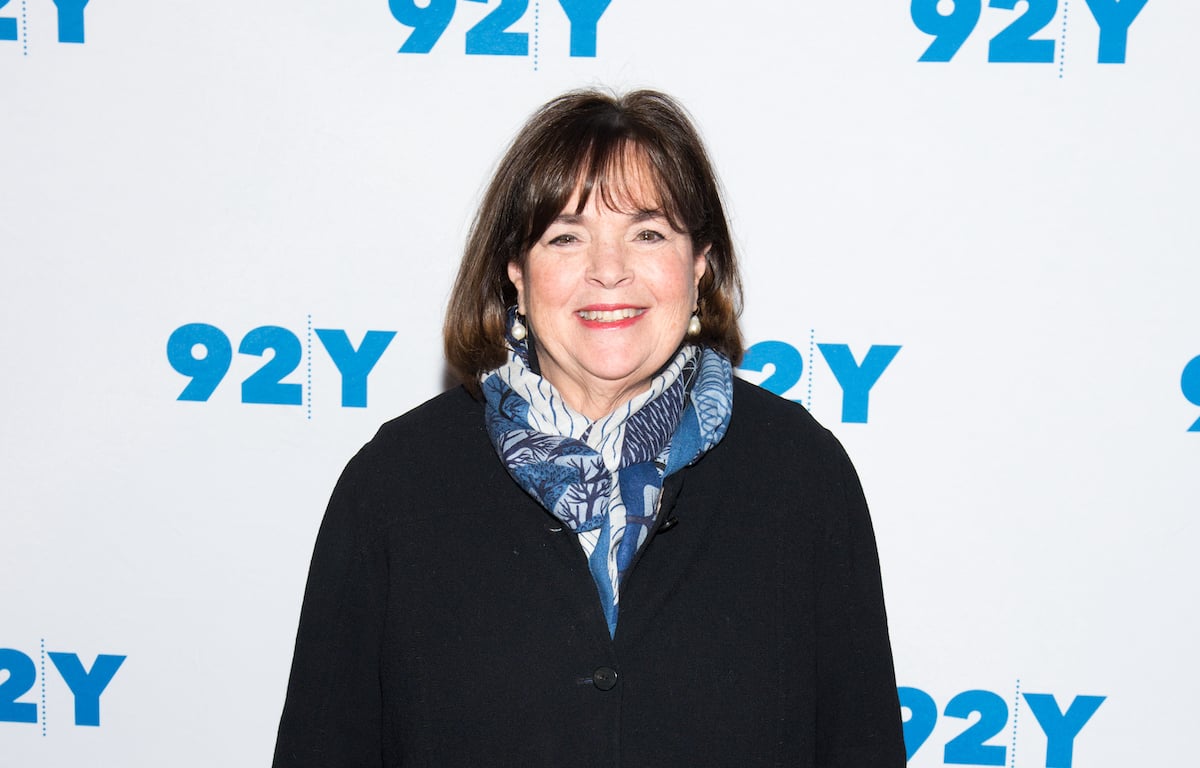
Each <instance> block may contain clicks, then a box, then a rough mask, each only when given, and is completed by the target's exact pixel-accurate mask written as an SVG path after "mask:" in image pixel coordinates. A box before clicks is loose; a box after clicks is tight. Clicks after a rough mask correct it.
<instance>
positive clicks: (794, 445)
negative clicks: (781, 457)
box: [727, 378, 842, 454]
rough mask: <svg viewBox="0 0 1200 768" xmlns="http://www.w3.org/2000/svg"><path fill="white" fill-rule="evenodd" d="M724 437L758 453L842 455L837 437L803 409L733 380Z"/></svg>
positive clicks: (777, 396) (740, 381) (770, 393)
mask: <svg viewBox="0 0 1200 768" xmlns="http://www.w3.org/2000/svg"><path fill="white" fill-rule="evenodd" d="M727 437H728V438H730V439H732V440H734V441H736V442H738V443H745V444H746V445H747V446H748V447H751V448H758V449H760V450H761V449H763V448H765V447H767V446H771V447H772V450H776V451H777V450H779V449H780V448H790V449H792V450H803V452H805V453H808V452H811V451H824V452H828V451H833V452H834V453H838V454H841V453H842V449H841V444H840V443H838V441H837V438H835V437H834V436H833V434H832V433H831V432H830V431H829V430H827V429H825V427H823V426H821V425H820V424H819V423H818V422H817V420H816V419H815V418H813V416H812V414H810V413H809V412H808V409H806V408H805V407H804V406H802V405H800V404H799V403H796V402H792V401H791V400H785V399H784V398H782V397H780V396H779V395H776V394H774V393H772V392H768V391H767V390H765V389H763V388H762V387H759V386H756V385H754V384H751V383H750V382H747V381H742V380H741V379H737V378H735V379H734V380H733V416H732V418H731V419H730V422H729V432H728V433H727Z"/></svg>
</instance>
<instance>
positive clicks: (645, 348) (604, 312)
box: [508, 163, 706, 419]
mask: <svg viewBox="0 0 1200 768" xmlns="http://www.w3.org/2000/svg"><path fill="white" fill-rule="evenodd" d="M629 169H630V173H631V174H632V176H631V178H628V179H626V180H625V184H624V189H625V190H626V195H625V197H627V198H628V199H627V200H621V204H620V207H621V208H622V209H624V210H625V211H627V212H622V211H614V210H612V209H610V208H608V207H606V206H605V205H604V202H603V201H602V199H601V198H602V195H600V194H598V193H597V192H593V193H592V195H591V196H590V197H589V198H588V204H587V206H586V207H585V208H584V209H583V211H582V212H581V213H580V214H579V215H575V209H576V207H577V205H578V199H579V194H578V191H577V192H576V193H575V194H574V195H572V196H571V199H570V200H569V201H567V205H566V208H564V209H563V212H562V213H561V214H559V216H558V218H557V219H555V220H554V222H552V223H551V224H550V227H549V229H547V230H546V232H545V233H544V234H543V235H542V236H541V238H539V239H538V241H537V243H535V244H534V246H533V248H531V249H530V251H529V255H528V256H527V257H526V259H525V264H524V266H521V265H519V264H517V263H516V262H513V263H510V264H509V265H508V276H509V279H510V280H512V282H513V285H515V286H516V288H517V307H518V309H519V311H520V312H521V313H522V314H524V315H525V316H526V318H527V323H528V325H529V327H530V329H531V330H532V333H533V336H534V338H535V339H536V344H537V356H538V363H539V365H540V366H541V373H542V375H543V376H545V377H546V378H547V379H548V380H549V381H550V383H551V384H553V385H554V387H555V388H556V389H557V390H558V391H559V392H560V393H561V394H562V396H563V397H564V398H565V399H566V401H567V403H568V404H569V405H570V406H571V407H572V408H574V409H575V410H577V411H579V412H580V413H582V414H584V415H585V416H587V417H589V418H591V419H597V418H599V417H601V416H603V415H605V414H607V413H609V412H611V411H612V410H613V409H614V408H616V407H617V406H618V405H620V404H621V403H623V402H625V401H626V400H628V399H629V398H631V397H633V396H634V395H636V394H638V393H639V392H642V391H644V390H645V389H646V388H647V387H648V386H649V383H650V378H651V377H652V376H653V375H654V374H655V373H656V372H657V371H658V369H659V368H661V367H662V366H663V365H664V364H666V362H667V361H668V360H669V359H670V358H671V357H672V356H673V355H674V353H675V352H676V350H677V349H678V348H679V345H680V343H681V342H682V341H683V336H684V333H685V332H686V330H687V325H688V319H689V318H690V317H691V314H692V311H693V310H694V309H695V307H696V293H697V286H698V285H699V283H700V278H701V277H702V276H703V275H704V270H705V267H706V262H705V255H704V254H703V253H696V252H695V249H694V246H693V244H692V239H691V238H690V237H689V236H688V235H686V234H682V233H680V232H676V231H675V230H674V229H672V228H671V225H670V223H669V222H668V221H667V218H666V216H665V214H664V212H663V211H662V210H661V206H660V204H659V202H658V201H657V199H656V197H655V194H654V189H653V186H652V185H651V184H650V183H648V181H646V180H645V174H644V173H642V172H640V169H639V168H638V165H637V164H636V163H631V164H630V165H629ZM647 209H648V210H647Z"/></svg>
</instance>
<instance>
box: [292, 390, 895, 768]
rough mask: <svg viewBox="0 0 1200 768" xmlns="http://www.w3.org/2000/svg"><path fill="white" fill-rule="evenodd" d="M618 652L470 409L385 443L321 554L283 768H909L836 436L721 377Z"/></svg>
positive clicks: (650, 550)
mask: <svg viewBox="0 0 1200 768" xmlns="http://www.w3.org/2000/svg"><path fill="white" fill-rule="evenodd" d="M658 526H659V528H658V530H657V531H656V532H655V533H654V534H653V535H652V536H651V538H649V539H648V541H647V543H646V544H645V545H644V546H643V549H642V551H641V553H640V554H639V556H638V557H639V559H638V560H637V561H635V563H634V566H633V567H632V569H631V571H630V572H629V575H628V577H627V579H626V581H625V583H624V585H623V587H622V590H621V609H620V617H619V623H618V626H617V632H616V637H615V638H613V639H610V638H609V634H608V628H607V626H606V625H605V622H604V615H603V612H602V610H601V607H600V601H599V597H598V596H597V593H596V587H595V585H594V583H593V581H592V578H591V576H590V575H589V574H588V570H587V563H586V561H585V559H584V556H583V554H582V551H581V549H580V547H579V544H578V542H577V541H576V539H575V534H573V533H571V532H570V531H569V530H564V529H563V527H562V525H561V524H560V523H558V521H556V520H555V519H554V518H552V517H551V516H550V515H549V513H547V512H546V511H545V510H544V509H543V508H542V507H541V506H539V505H538V503H537V502H535V501H533V500H532V499H531V498H530V497H529V496H527V495H526V494H525V493H524V492H523V491H522V490H521V489H520V488H519V487H518V486H517V485H516V483H514V482H513V480H512V479H511V478H510V477H509V476H508V474H507V472H506V471H505V469H504V467H503V466H502V465H501V463H500V461H499V459H498V458H497V456H496V453H495V451H494V450H493V448H492V445H491V443H490V442H489V440H488V437H487V434H486V432H485V430H484V425H483V413H482V405H481V404H480V403H478V402H476V401H474V400H472V399H471V397H470V396H469V395H467V393H466V392H465V391H464V390H462V389H456V390H452V391H450V392H447V393H445V394H443V395H441V396H439V397H437V398H434V399H433V400H431V401H429V402H428V403H426V404H424V405H422V406H421V407H419V408H417V409H416V410H414V411H411V412H410V413H408V414H406V415H405V416H402V417H400V418H399V419H396V420H394V421H392V422H389V423H388V424H385V425H384V426H383V427H382V428H381V429H380V431H379V434H378V435H377V436H376V437H375V438H374V439H373V440H372V441H371V442H370V443H368V444H367V445H366V446H365V447H364V448H363V449H362V450H361V451H360V452H359V454H358V455H357V456H356V457H355V458H354V459H353V460H352V461H351V462H350V464H349V466H347V468H346V470H345V472H344V473H343V475H342V478H341V480H340V481H339V482H338V485H337V488H336V490H335V491H334V494H333V499H332V500H331V501H330V503H329V509H328V510H327V512H326V515H325V520H324V522H323V523H322V526H321V531H320V534H319V536H318V538H317V545H316V551H315V553H314V555H313V561H312V569H311V571H310V573H309V581H308V588H307V591H306V593H305V597H304V606H303V610H302V613H301V617H300V630H299V634H298V637H297V639H296V652H295V658H294V661H293V667H292V676H291V682H290V684H289V686H288V694H287V702H286V704H285V706H284V711H283V718H282V721H281V723H280V726H279V739H278V742H277V744H276V752H275V763H274V764H275V766H276V767H277V768H285V767H286V768H291V767H293V766H312V767H313V768H316V767H317V766H320V768H336V767H338V766H401V765H403V766H438V767H445V766H470V767H471V768H480V767H481V766H555V767H556V768H557V767H559V766H564V767H567V766H569V767H571V768H584V767H587V766H606V767H613V766H688V767H691V766H739V767H740V766H822V767H823V768H824V767H826V766H846V768H876V767H877V766H878V767H890V766H896V767H897V768H899V767H900V766H903V765H904V763H905V759H904V758H905V756H904V747H903V744H902V738H901V727H900V714H899V705H898V703H897V699H896V685H895V679H894V674H893V671H892V659H891V651H890V648H889V645H888V637H887V626H886V618H885V616H884V607H883V595H882V592H881V590H880V584H879V566H878V560H877V556H876V551H875V542H874V536H873V534H872V531H871V523H870V519H869V517H868V514H867V508H866V504H865V502H864V500H863V496H862V491H861V488H860V486H859V483H858V479H857V477H856V475H855V473H854V469H853V467H851V465H850V462H849V460H848V459H847V458H846V455H845V453H844V452H843V450H842V448H841V446H840V445H839V444H838V442H837V441H836V439H834V437H833V436H832V435H830V434H829V433H828V432H827V431H825V430H824V429H822V428H821V427H820V426H819V425H817V423H816V422H815V421H814V420H813V419H812V418H811V417H810V416H809V415H808V412H807V411H805V410H804V409H803V408H801V407H800V406H798V405H794V404H792V403H789V402H786V401H784V400H782V399H780V398H778V397H776V396H774V395H772V394H769V393H767V392H765V391H763V390H761V389H759V388H757V387H755V386H753V385H750V384H746V383H744V382H737V383H736V385H735V390H734V409H733V418H732V420H731V422H730V425H729V431H728V433H727V434H726V436H725V439H724V440H723V441H722V442H721V443H720V444H719V445H718V446H716V447H715V448H713V450H712V451H710V452H709V453H708V454H707V455H706V456H704V457H703V458H702V459H701V460H700V461H699V462H698V463H697V464H696V465H695V466H693V467H690V468H688V469H685V470H682V471H681V472H679V473H678V474H676V475H673V476H672V477H670V478H668V479H667V482H666V483H665V485H664V488H663V500H662V507H661V512H660V514H659V517H658Z"/></svg>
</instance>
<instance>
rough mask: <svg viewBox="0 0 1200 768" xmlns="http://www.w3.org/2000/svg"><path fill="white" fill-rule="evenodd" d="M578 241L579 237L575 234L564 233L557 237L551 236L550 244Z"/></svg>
mask: <svg viewBox="0 0 1200 768" xmlns="http://www.w3.org/2000/svg"><path fill="white" fill-rule="evenodd" d="M577 242H579V238H577V237H575V235H568V234H563V235H559V236H557V237H552V238H550V242H549V244H550V245H571V244H572V243H577Z"/></svg>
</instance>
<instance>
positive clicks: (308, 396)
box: [304, 315, 312, 421]
mask: <svg viewBox="0 0 1200 768" xmlns="http://www.w3.org/2000/svg"><path fill="white" fill-rule="evenodd" d="M304 345H305V349H304V358H305V361H306V363H307V369H308V374H307V377H308V378H307V384H306V387H307V389H306V391H305V394H304V402H305V403H306V404H307V405H308V420H309V421H312V315H309V316H308V336H307V339H306V340H305V342H304Z"/></svg>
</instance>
